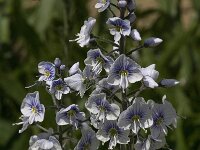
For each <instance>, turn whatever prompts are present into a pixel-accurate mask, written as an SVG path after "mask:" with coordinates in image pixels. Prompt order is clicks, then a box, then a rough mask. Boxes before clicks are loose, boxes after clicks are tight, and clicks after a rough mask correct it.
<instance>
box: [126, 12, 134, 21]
mask: <svg viewBox="0 0 200 150" xmlns="http://www.w3.org/2000/svg"><path fill="white" fill-rule="evenodd" d="M127 19H128V20H129V21H130V23H131V24H132V23H133V22H135V19H136V15H135V13H134V12H132V13H131V14H129V15H128V18H127Z"/></svg>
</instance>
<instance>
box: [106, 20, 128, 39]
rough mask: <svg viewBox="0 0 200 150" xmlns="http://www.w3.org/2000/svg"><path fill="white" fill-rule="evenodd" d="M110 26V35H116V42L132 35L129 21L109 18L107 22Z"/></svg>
mask: <svg viewBox="0 0 200 150" xmlns="http://www.w3.org/2000/svg"><path fill="white" fill-rule="evenodd" d="M106 23H107V24H108V25H110V26H111V27H110V34H111V35H114V41H119V40H120V38H121V36H122V35H123V36H129V34H130V33H131V26H130V21H129V20H122V19H121V18H119V17H113V18H109V19H108V21H107V22H106Z"/></svg>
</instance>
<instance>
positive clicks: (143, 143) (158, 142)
mask: <svg viewBox="0 0 200 150" xmlns="http://www.w3.org/2000/svg"><path fill="white" fill-rule="evenodd" d="M165 144H166V140H165V137H164V136H162V137H159V139H153V138H152V137H151V136H150V135H149V136H148V137H147V138H142V137H138V139H137V142H136V144H135V145H134V148H135V150H157V149H160V148H162V147H164V146H165Z"/></svg>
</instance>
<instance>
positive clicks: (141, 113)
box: [118, 97, 153, 134]
mask: <svg viewBox="0 0 200 150" xmlns="http://www.w3.org/2000/svg"><path fill="white" fill-rule="evenodd" d="M118 124H119V126H120V127H122V128H124V129H131V130H132V131H133V133H135V134H137V133H138V131H139V130H140V128H142V129H144V130H145V129H146V128H149V127H151V126H152V125H153V118H152V115H151V110H150V108H149V106H148V104H147V103H146V102H145V100H144V99H143V98H142V97H137V98H135V99H134V101H133V104H132V105H131V106H129V107H128V108H127V109H126V110H124V111H123V112H122V113H121V114H120V116H119V119H118Z"/></svg>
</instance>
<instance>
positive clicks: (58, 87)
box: [55, 84, 63, 91]
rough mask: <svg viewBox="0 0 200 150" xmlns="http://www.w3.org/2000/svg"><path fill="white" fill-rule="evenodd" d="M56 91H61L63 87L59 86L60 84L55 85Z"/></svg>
mask: <svg viewBox="0 0 200 150" xmlns="http://www.w3.org/2000/svg"><path fill="white" fill-rule="evenodd" d="M55 88H56V90H58V91H61V90H62V88H63V86H62V85H61V84H59V85H56V87H55Z"/></svg>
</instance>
